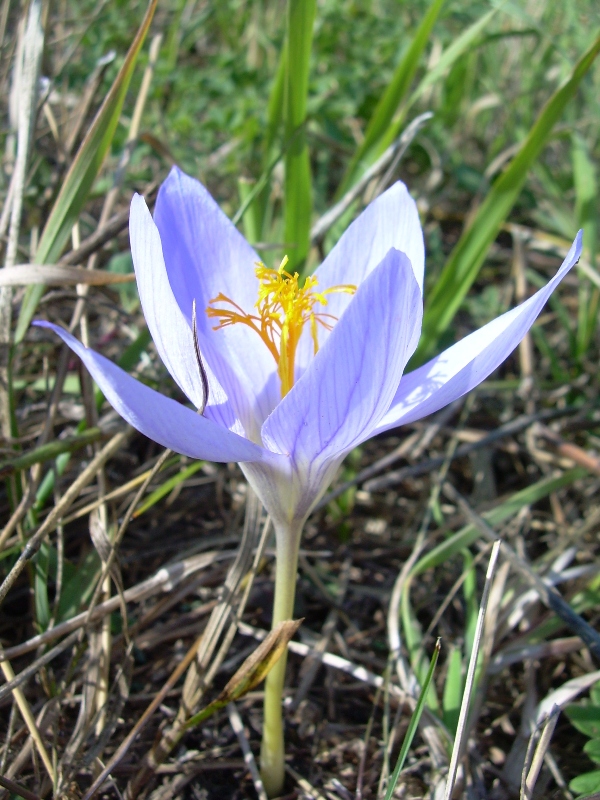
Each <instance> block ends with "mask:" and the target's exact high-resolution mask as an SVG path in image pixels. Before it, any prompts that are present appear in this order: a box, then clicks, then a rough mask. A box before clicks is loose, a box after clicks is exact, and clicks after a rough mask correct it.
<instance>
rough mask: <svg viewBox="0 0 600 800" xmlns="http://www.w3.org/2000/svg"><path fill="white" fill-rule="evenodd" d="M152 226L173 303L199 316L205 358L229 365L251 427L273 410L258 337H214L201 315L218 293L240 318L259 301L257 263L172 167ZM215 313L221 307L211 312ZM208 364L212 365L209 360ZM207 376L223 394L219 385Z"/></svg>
mask: <svg viewBox="0 0 600 800" xmlns="http://www.w3.org/2000/svg"><path fill="white" fill-rule="evenodd" d="M154 221H155V223H156V225H157V227H158V230H159V232H160V238H161V242H162V250H163V255H164V260H165V266H166V269H167V275H168V277H169V283H170V284H171V288H172V290H173V294H174V295H175V299H176V301H177V303H178V305H179V308H180V309H181V312H182V314H183V316H184V317H186V319H187V320H188V322H189V321H191V314H192V302H193V300H194V299H195V300H196V305H197V309H198V318H197V321H198V331H199V333H200V334H201V335H202V336H203V337H204V339H205V345H206V343H207V341H208V342H210V344H209V345H208V346H209V348H210V350H211V351H212V352H213V353H214V352H215V351H218V352H219V353H220V354H221V359H222V361H224V362H225V361H226V362H227V363H229V364H230V366H231V368H232V369H233V370H234V371H235V373H236V375H237V376H238V379H239V381H240V383H241V385H242V390H243V392H244V393H245V395H246V397H247V398H248V400H249V401H250V402H251V403H252V404H253V406H254V409H255V414H256V417H257V422H259V421H260V422H262V420H263V419H264V418H265V417H266V415H267V414H268V413H269V411H270V410H271V408H272V407H273V405H274V404H275V403H276V402H277V387H276V381H275V380H274V375H275V373H276V364H275V361H274V359H273V357H272V356H271V354H270V353H269V351H268V349H267V347H266V345H264V343H263V342H262V341H261V339H260V337H259V336H258V334H256V333H255V332H254V331H252V330H251V329H250V328H249V327H247V326H246V325H243V324H239V323H238V324H236V325H232V326H229V327H226V328H223V329H221V330H214V328H215V327H216V326H217V325H218V320H215V319H210V318H209V317H208V316H207V315H206V313H205V310H206V308H207V306H208V305H209V303H210V301H211V300H212V299H213V298H215V297H216V296H217V295H218V294H220V293H222V294H224V295H225V296H226V297H228V298H229V299H230V300H233V301H234V302H235V303H237V305H238V306H239V307H240V308H241V309H242V310H243V311H244V312H245V313H251V312H252V311H253V309H254V306H255V304H256V301H257V300H258V285H259V284H258V279H257V277H256V275H255V271H254V270H255V266H256V262H258V261H260V259H259V257H258V256H257V254H256V253H255V252H254V250H253V249H252V247H251V246H250V245H249V244H248V242H247V241H246V240H245V239H244V237H243V236H242V234H241V233H240V232H239V231H238V230H237V228H236V227H235V226H234V225H233V224H232V223H231V221H230V220H229V219H228V218H227V217H226V216H225V214H224V213H223V212H222V211H221V209H220V208H219V206H218V205H217V203H216V202H215V201H214V200H213V198H212V197H211V196H210V194H209V193H208V191H207V190H206V189H205V188H204V186H202V184H201V183H199V182H198V181H196V180H194V179H193V178H190V177H189V176H188V175H185V174H184V173H183V172H181V170H179V169H177V167H174V168H173V169H172V170H171V172H170V173H169V176H168V178H167V180H166V181H165V182H164V183H163V185H162V186H161V188H160V191H159V193H158V198H157V201H156V209H155V213H154ZM217 305H218V306H220V307H226V306H224V305H222V304H217ZM213 360H214V359H213ZM213 369H214V370H215V373H216V375H217V377H218V379H219V381H220V382H221V383H222V384H223V386H224V388H225V391H226V392H227V394H228V396H230V392H229V391H228V387H226V386H225V382H224V377H223V376H221V375H220V374H219V372H218V369H217V366H216V365H215V364H213Z"/></svg>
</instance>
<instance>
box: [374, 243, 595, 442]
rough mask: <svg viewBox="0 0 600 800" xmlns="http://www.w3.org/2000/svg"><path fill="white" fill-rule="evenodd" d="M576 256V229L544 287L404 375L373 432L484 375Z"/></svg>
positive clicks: (447, 398)
mask: <svg viewBox="0 0 600 800" xmlns="http://www.w3.org/2000/svg"><path fill="white" fill-rule="evenodd" d="M580 256H581V231H580V232H579V233H578V234H577V237H576V239H575V241H574V242H573V244H572V246H571V249H570V250H569V252H568V254H567V257H566V258H565V260H564V261H563V263H562V266H561V267H560V269H559V270H558V272H557V273H556V275H555V276H554V277H553V278H552V279H551V280H550V281H549V282H548V283H547V284H546V286H544V288H543V289H540V290H539V291H538V292H536V293H535V294H534V295H533V296H532V297H530V298H529V299H528V300H526V301H525V302H524V303H521V305H520V306H517V307H516V308H513V309H511V310H510V311H507V312H506V314H502V316H500V317H498V319H495V320H492V322H489V323H488V324H487V325H484V326H483V328H481V329H480V330H478V331H475V332H474V333H471V334H470V335H469V336H466V337H465V338H464V339H462V340H461V341H460V342H457V344H455V345H453V346H452V347H449V348H448V350H446V351H445V352H443V353H442V354H441V355H439V356H437V357H436V358H433V359H432V360H431V361H429V362H428V363H427V364H424V365H423V366H422V367H419V369H416V370H415V371H414V372H411V373H409V374H408V375H405V376H404V377H403V378H402V380H401V381H400V385H399V387H398V391H397V392H396V396H395V397H394V400H393V402H392V404H391V406H390V409H389V411H388V412H387V414H386V415H385V416H384V417H383V419H382V420H381V422H380V423H379V425H377V427H376V429H375V431H374V434H375V433H382V432H383V431H386V430H389V429H390V428H395V427H396V426H397V425H404V424H406V423H408V422H414V421H415V420H417V419H421V417H426V416H427V415H428V414H432V413H433V412H434V411H438V410H439V409H440V408H443V407H444V406H446V405H448V404H449V403H452V402H453V401H454V400H456V399H457V398H459V397H462V395H464V394H466V393H467V392H469V391H471V389H473V388H474V387H475V386H477V385H478V384H480V383H481V382H482V381H483V380H485V379H486V378H487V377H488V375H490V374H491V373H492V372H493V371H494V370H495V369H496V368H497V367H498V366H499V365H500V364H501V363H502V362H503V361H504V359H505V358H506V357H507V356H508V355H510V353H512V351H513V350H514V349H515V347H516V346H517V345H518V344H519V342H520V341H521V339H522V338H523V337H524V336H525V334H526V333H527V331H528V330H529V328H530V327H531V326H532V325H533V323H534V321H535V319H536V318H537V316H538V314H539V313H540V311H541V310H542V309H543V307H544V305H545V304H546V301H547V300H548V298H549V296H550V295H551V294H552V292H553V291H554V289H555V288H556V286H557V285H558V284H559V283H560V281H561V280H562V279H563V278H564V276H565V275H566V274H567V272H568V271H569V270H570V269H571V267H573V265H574V264H576V263H577V261H578V260H579V257H580Z"/></svg>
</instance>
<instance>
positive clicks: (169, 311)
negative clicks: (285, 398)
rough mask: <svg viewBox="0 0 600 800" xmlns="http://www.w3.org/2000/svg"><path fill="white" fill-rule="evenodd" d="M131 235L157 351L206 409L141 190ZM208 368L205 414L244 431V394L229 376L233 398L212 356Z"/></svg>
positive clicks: (189, 337) (185, 326)
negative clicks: (215, 370) (215, 371)
mask: <svg viewBox="0 0 600 800" xmlns="http://www.w3.org/2000/svg"><path fill="white" fill-rule="evenodd" d="M129 237H130V240H131V255H132V257H133V265H134V268H135V276H136V280H137V286H138V291H139V295H140V301H141V303H142V309H143V311H144V317H145V318H146V322H147V323H148V328H149V330H150V333H151V335H152V339H153V340H154V344H155V346H156V349H157V351H158V354H159V356H160V357H161V359H162V361H163V363H164V365H165V366H166V368H167V369H168V370H169V372H170V373H171V375H172V377H173V379H174V380H175V382H176V383H177V384H178V386H179V388H180V389H181V390H182V392H183V393H184V394H185V395H186V396H187V397H188V398H189V399H190V400H191V401H192V403H193V404H194V405H195V406H196V408H202V406H203V405H204V403H205V400H206V398H205V397H204V389H203V386H202V378H201V375H200V369H199V367H198V364H197V361H196V354H195V349H194V340H193V334H192V329H191V327H190V325H189V323H188V321H187V320H186V318H185V317H184V316H183V314H182V313H181V309H180V308H179V306H178V304H177V303H176V301H175V297H174V296H173V292H172V290H171V286H170V284H169V278H168V277H167V271H166V269H165V262H164V258H163V252H162V245H161V241H160V234H159V232H158V229H157V227H156V225H155V224H154V221H153V219H152V216H151V214H150V212H149V211H148V207H147V206H146V203H145V201H144V198H143V197H141V196H140V195H138V194H136V195H134V197H133V199H132V201H131V212H130V215H129ZM204 360H205V361H206V359H204ZM204 367H205V370H206V373H207V377H208V383H209V387H210V391H209V397H208V406H207V409H206V416H209V417H210V418H212V419H214V420H215V421H216V422H218V423H220V424H221V425H223V426H224V427H226V428H229V429H230V430H235V431H236V433H241V434H243V433H244V426H243V424H242V422H241V421H240V420H241V419H244V420H245V421H246V420H247V417H248V413H249V411H248V408H247V405H248V404H247V402H246V401H245V398H244V396H243V393H242V392H241V390H240V389H239V387H237V386H236V385H235V383H233V385H232V381H228V384H229V385H228V389H229V391H230V394H231V395H232V400H233V403H232V402H229V400H228V397H227V393H226V392H225V391H224V390H223V388H222V387H221V385H220V384H219V381H218V380H217V378H216V377H215V375H214V374H213V372H212V370H211V365H210V364H209V363H208V361H206V363H205V364H204ZM232 389H233V391H232Z"/></svg>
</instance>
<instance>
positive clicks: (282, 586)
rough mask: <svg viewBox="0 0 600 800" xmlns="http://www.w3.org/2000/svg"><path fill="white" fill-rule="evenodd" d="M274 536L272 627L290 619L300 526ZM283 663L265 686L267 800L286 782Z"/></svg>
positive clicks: (262, 763)
mask: <svg viewBox="0 0 600 800" xmlns="http://www.w3.org/2000/svg"><path fill="white" fill-rule="evenodd" d="M276 535H277V560H276V565H275V568H276V571H275V600H274V602H273V627H274V626H275V625H278V624H279V623H280V622H282V621H283V620H286V619H292V615H293V613H294V598H295V596H296V577H297V569H298V551H299V549H300V537H301V535H302V524H291V525H290V526H289V527H288V529H287V530H278V531H276ZM286 663H287V650H286V652H285V653H284V654H283V655H282V656H281V658H280V659H279V661H278V662H277V663H276V664H275V666H274V667H273V668H272V670H271V671H270V672H269V674H268V675H267V680H266V682H265V705H264V718H263V738H262V744H261V748H260V772H261V777H262V780H263V784H264V787H265V791H266V792H267V795H268V796H269V797H277V796H278V795H280V794H281V792H282V790H283V783H284V780H285V763H284V756H285V745H284V740H283V718H282V695H283V682H284V679H285V667H286Z"/></svg>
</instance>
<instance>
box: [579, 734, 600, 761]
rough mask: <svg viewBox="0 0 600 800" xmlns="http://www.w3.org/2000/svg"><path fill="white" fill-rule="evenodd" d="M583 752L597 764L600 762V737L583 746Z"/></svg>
mask: <svg viewBox="0 0 600 800" xmlns="http://www.w3.org/2000/svg"><path fill="white" fill-rule="evenodd" d="M583 752H584V753H585V754H586V756H587V757H588V758H591V759H592V761H595V762H596V764H600V739H590V741H589V742H586V743H585V745H584V747H583Z"/></svg>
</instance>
